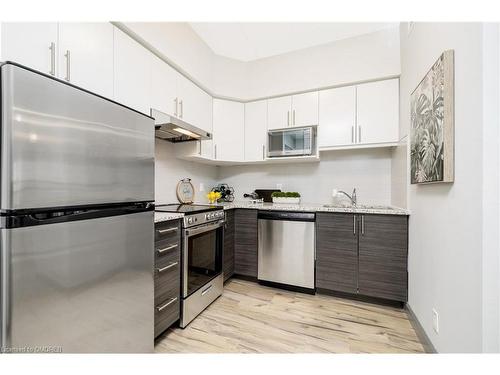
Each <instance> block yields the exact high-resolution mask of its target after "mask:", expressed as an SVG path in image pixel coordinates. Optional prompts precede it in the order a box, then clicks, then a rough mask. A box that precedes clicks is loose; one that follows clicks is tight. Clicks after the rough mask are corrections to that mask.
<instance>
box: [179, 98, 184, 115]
mask: <svg viewBox="0 0 500 375" xmlns="http://www.w3.org/2000/svg"><path fill="white" fill-rule="evenodd" d="M179 106H180V107H181V113H180V115H179V116H180V118H182V117H183V116H184V102H183V101H182V100H181V101H179Z"/></svg>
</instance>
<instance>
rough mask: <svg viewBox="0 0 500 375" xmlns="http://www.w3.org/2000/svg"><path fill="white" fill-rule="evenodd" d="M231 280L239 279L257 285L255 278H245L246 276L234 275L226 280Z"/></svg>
mask: <svg viewBox="0 0 500 375" xmlns="http://www.w3.org/2000/svg"><path fill="white" fill-rule="evenodd" d="M231 278H235V279H241V280H245V281H253V282H255V283H257V282H258V281H259V280H257V277H254V276H247V275H240V274H237V273H234V274H233V275H232V276H231V277H230V278H229V279H227V280H228V281H229V280H230V279H231Z"/></svg>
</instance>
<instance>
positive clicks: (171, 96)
mask: <svg viewBox="0 0 500 375" xmlns="http://www.w3.org/2000/svg"><path fill="white" fill-rule="evenodd" d="M150 58H151V108H154V109H157V110H159V111H161V112H164V113H168V114H169V115H173V116H176V115H177V113H176V111H177V108H176V103H177V102H176V100H177V99H176V98H177V81H178V79H179V76H180V74H179V73H178V72H177V71H175V70H174V69H173V68H172V67H170V65H168V64H167V63H166V62H164V61H163V60H161V59H160V58H158V57H157V56H155V55H153V54H151V56H150Z"/></svg>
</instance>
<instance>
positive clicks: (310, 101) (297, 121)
mask: <svg viewBox="0 0 500 375" xmlns="http://www.w3.org/2000/svg"><path fill="white" fill-rule="evenodd" d="M309 125H318V92H317V91H314V92H306V93H304V94H298V95H293V96H292V113H291V118H290V126H309Z"/></svg>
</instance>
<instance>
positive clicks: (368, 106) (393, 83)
mask: <svg viewBox="0 0 500 375" xmlns="http://www.w3.org/2000/svg"><path fill="white" fill-rule="evenodd" d="M398 124H399V80H398V79H391V80H386V81H379V82H372V83H366V84H363V85H358V86H357V125H358V137H357V138H358V143H363V144H369V143H385V142H398V141H399V136H398V135H399V125H398Z"/></svg>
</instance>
